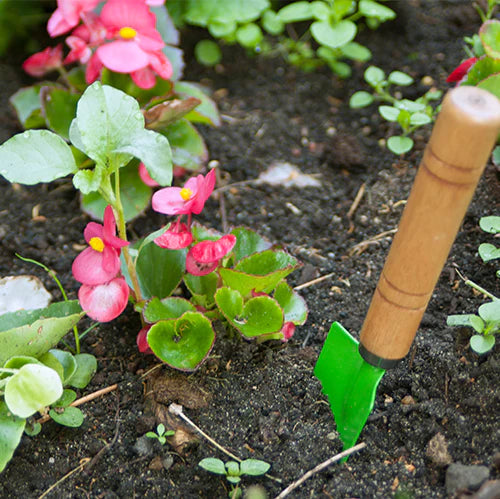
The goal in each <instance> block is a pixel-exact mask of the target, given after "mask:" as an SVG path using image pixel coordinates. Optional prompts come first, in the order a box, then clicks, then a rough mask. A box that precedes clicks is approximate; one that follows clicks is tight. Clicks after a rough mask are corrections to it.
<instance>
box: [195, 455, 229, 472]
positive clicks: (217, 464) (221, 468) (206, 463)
mask: <svg viewBox="0 0 500 499" xmlns="http://www.w3.org/2000/svg"><path fill="white" fill-rule="evenodd" d="M198 466H200V467H201V468H203V469H204V470H206V471H210V473H216V474H217V475H225V474H226V467H225V465H224V463H223V462H222V461H221V460H220V459H217V458H215V457H206V458H205V459H202V460H201V461H200V462H199V463H198Z"/></svg>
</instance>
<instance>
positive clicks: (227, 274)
mask: <svg viewBox="0 0 500 499" xmlns="http://www.w3.org/2000/svg"><path fill="white" fill-rule="evenodd" d="M300 266H301V264H300V263H299V262H298V261H297V259H295V258H294V257H293V256H291V255H289V254H288V253H286V252H285V251H272V250H267V251H262V252H260V253H255V254H253V255H251V256H249V257H247V258H244V259H242V260H240V261H239V262H238V263H237V264H236V266H235V267H234V269H225V268H221V269H220V270H219V273H220V276H221V277H222V280H223V282H224V285H226V286H229V287H230V288H232V289H236V290H238V291H239V292H240V293H241V294H242V295H243V296H248V295H249V294H250V293H251V292H252V290H254V291H256V292H261V291H262V292H264V293H270V292H271V291H272V290H273V289H274V288H275V287H276V286H277V284H278V283H279V282H280V281H281V280H282V279H284V278H285V277H286V276H287V275H289V274H290V273H292V272H293V271H294V270H296V269H297V268H299V267H300Z"/></svg>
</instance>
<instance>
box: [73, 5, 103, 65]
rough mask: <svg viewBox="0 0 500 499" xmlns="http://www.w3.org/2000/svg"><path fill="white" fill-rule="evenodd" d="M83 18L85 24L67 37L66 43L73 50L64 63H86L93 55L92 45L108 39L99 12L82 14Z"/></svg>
mask: <svg viewBox="0 0 500 499" xmlns="http://www.w3.org/2000/svg"><path fill="white" fill-rule="evenodd" d="M82 20H83V22H84V24H81V25H80V26H77V27H76V28H75V29H74V30H73V32H72V33H71V35H70V36H68V37H67V38H66V44H67V45H68V46H69V48H70V49H71V50H70V52H69V54H68V55H67V56H66V58H65V59H64V64H71V63H72V62H75V61H79V62H80V63H81V64H86V63H87V62H88V61H89V59H90V57H91V56H92V48H91V47H95V46H97V45H100V44H101V43H103V42H104V40H105V39H106V34H107V30H106V28H105V26H104V25H103V24H102V22H101V20H100V18H99V16H97V14H94V13H93V12H87V13H85V14H82Z"/></svg>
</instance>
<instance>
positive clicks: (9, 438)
mask: <svg viewBox="0 0 500 499" xmlns="http://www.w3.org/2000/svg"><path fill="white" fill-rule="evenodd" d="M25 425H26V419H24V418H19V417H16V416H14V415H12V414H11V412H10V411H9V409H8V407H7V405H6V404H5V402H4V401H3V400H0V472H2V471H3V470H4V469H5V466H7V463H8V462H9V461H10V460H11V458H12V456H13V455H14V451H15V450H16V447H17V446H18V445H19V442H20V441H21V437H22V436H23V431H24V427H25Z"/></svg>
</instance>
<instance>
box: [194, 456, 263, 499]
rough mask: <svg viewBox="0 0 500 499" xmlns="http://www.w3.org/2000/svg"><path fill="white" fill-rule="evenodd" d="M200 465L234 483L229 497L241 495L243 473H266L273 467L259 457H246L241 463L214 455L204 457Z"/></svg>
mask: <svg viewBox="0 0 500 499" xmlns="http://www.w3.org/2000/svg"><path fill="white" fill-rule="evenodd" d="M198 466H200V467H201V468H203V469H204V470H206V471H210V473H215V474H217V475H225V476H226V480H227V481H228V482H229V483H230V484H231V485H232V488H231V490H230V492H229V497H231V498H233V499H234V498H238V497H241V490H240V489H239V485H238V484H239V483H240V481H241V476H242V475H249V476H260V475H265V474H266V473H267V472H268V471H269V468H270V467H271V465H270V464H269V463H266V462H265V461H261V460H259V459H245V461H241V462H240V463H238V462H236V461H227V462H226V463H224V462H223V461H222V460H220V459H217V458H214V457H207V458H205V459H202V460H201V461H200V462H199V463H198Z"/></svg>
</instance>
